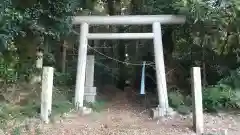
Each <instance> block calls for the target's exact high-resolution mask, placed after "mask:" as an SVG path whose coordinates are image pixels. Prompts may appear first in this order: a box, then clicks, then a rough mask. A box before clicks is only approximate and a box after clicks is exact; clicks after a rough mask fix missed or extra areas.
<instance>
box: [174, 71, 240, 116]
mask: <svg viewBox="0 0 240 135" xmlns="http://www.w3.org/2000/svg"><path fill="white" fill-rule="evenodd" d="M202 94H203V108H204V111H206V112H218V111H219V110H229V109H239V108H240V68H239V69H237V70H235V71H232V72H231V74H230V75H229V76H227V77H224V78H222V79H221V80H220V81H218V82H217V84H216V85H212V86H207V87H205V88H203V91H202ZM169 103H170V105H171V106H172V107H174V108H175V109H176V110H177V111H179V112H180V113H183V114H186V113H188V112H190V108H191V106H192V98H191V95H188V96H185V95H183V94H182V93H181V92H180V91H174V92H169Z"/></svg>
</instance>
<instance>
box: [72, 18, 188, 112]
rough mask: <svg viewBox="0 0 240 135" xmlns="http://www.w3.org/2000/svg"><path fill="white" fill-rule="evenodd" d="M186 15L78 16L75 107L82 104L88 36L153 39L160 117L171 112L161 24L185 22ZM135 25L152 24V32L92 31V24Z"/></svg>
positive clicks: (74, 19)
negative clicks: (90, 30)
mask: <svg viewBox="0 0 240 135" xmlns="http://www.w3.org/2000/svg"><path fill="white" fill-rule="evenodd" d="M185 20H186V19H185V17H184V16H174V15H135V16H76V17H74V18H73V24H80V25H81V30H80V31H81V33H80V44H79V50H78V65H77V66H78V67H77V77H76V88H75V105H76V108H82V107H83V98H84V84H85V73H86V58H87V46H88V40H89V39H109V40H110V39H153V41H154V53H155V65H156V76H157V90H158V99H159V116H165V115H166V114H167V112H168V108H169V104H168V96H167V84H166V74H165V65H164V56H163V47H162V32H161V25H162V24H182V23H184V22H185ZM93 24H99V25H114V24H115V25H116V24H117V25H136V24H142V25H147V24H151V25H152V29H153V32H152V33H89V25H93Z"/></svg>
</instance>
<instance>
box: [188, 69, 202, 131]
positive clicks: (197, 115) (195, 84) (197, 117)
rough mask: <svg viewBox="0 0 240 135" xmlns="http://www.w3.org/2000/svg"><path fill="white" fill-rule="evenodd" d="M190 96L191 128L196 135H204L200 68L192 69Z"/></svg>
mask: <svg viewBox="0 0 240 135" xmlns="http://www.w3.org/2000/svg"><path fill="white" fill-rule="evenodd" d="M191 75H192V96H193V128H194V130H195V132H196V134H197V135H202V134H203V133H204V127H203V107H202V106H203V105H202V82H201V69H200V67H193V68H192V72H191Z"/></svg>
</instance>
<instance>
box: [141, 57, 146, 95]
mask: <svg viewBox="0 0 240 135" xmlns="http://www.w3.org/2000/svg"><path fill="white" fill-rule="evenodd" d="M145 65H146V61H144V62H143V67H142V78H141V90H140V94H141V95H144V94H145Z"/></svg>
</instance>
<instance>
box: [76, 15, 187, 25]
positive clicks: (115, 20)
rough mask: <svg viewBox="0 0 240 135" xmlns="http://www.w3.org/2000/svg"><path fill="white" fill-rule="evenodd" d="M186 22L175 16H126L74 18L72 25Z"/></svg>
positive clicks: (182, 17)
mask: <svg viewBox="0 0 240 135" xmlns="http://www.w3.org/2000/svg"><path fill="white" fill-rule="evenodd" d="M185 21H186V17H185V16H177V15H127V16H121V15H118V16H75V17H73V24H81V23H84V22H85V23H88V24H102V25H104V24H121V25H124V24H129V25H132V24H153V23H154V22H159V23H161V24H182V23H184V22H185Z"/></svg>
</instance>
